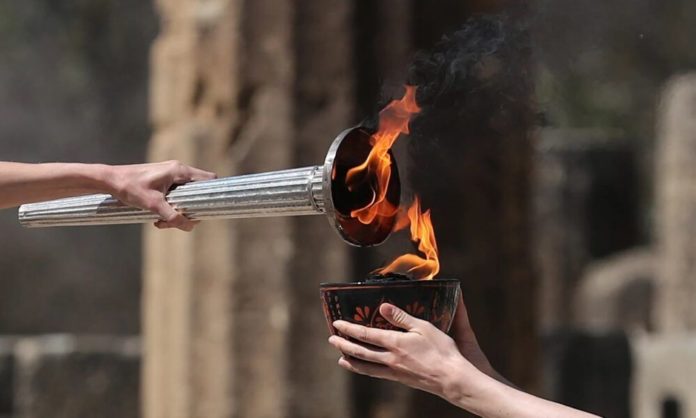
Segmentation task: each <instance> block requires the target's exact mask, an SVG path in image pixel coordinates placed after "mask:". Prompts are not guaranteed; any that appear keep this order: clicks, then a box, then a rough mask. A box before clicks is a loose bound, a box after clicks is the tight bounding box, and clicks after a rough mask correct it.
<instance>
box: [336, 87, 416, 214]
mask: <svg viewBox="0 0 696 418" xmlns="http://www.w3.org/2000/svg"><path fill="white" fill-rule="evenodd" d="M419 111H420V108H419V107H418V104H416V87H415V86H406V93H404V96H403V97H402V98H401V99H399V100H393V101H392V102H391V103H389V104H388V105H387V106H386V107H385V108H384V109H382V111H381V112H379V129H378V130H377V132H376V133H375V134H373V135H372V137H371V138H370V145H372V150H371V151H370V154H369V155H368V156H367V159H366V160H365V162H363V163H362V164H360V165H359V166H356V167H353V168H351V169H350V170H349V171H348V173H347V175H346V183H347V184H348V189H349V190H351V191H352V190H355V189H356V188H357V187H358V186H359V185H361V184H363V183H364V182H365V181H366V180H369V181H370V182H371V183H372V184H370V187H371V189H372V199H371V201H370V203H368V204H367V205H365V206H364V207H362V208H359V209H355V210H352V211H351V213H350V216H351V217H353V218H357V219H358V220H359V221H360V222H361V223H363V224H366V225H369V224H371V223H372V222H373V221H374V220H375V218H377V217H378V216H387V217H391V216H393V215H395V214H396V213H397V211H398V207H396V206H395V205H393V204H392V203H390V202H389V201H388V200H387V188H388V185H389V180H390V178H391V164H392V160H391V155H389V149H391V147H392V146H393V145H394V142H396V140H397V139H398V138H399V135H401V134H402V133H403V134H407V133H409V129H408V123H409V121H410V120H411V116H413V115H414V114H416V113H418V112H419Z"/></svg>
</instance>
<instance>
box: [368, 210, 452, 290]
mask: <svg viewBox="0 0 696 418" xmlns="http://www.w3.org/2000/svg"><path fill="white" fill-rule="evenodd" d="M406 220H408V222H407V221H406ZM409 222H410V224H411V241H413V242H414V243H415V244H417V245H418V251H420V252H421V253H423V255H425V258H423V257H421V256H419V255H417V254H404V255H402V256H400V257H398V258H396V259H395V260H394V261H392V262H391V263H390V264H389V265H387V266H386V267H383V268H381V269H378V270H377V273H381V274H386V273H391V272H394V273H409V274H411V275H413V276H415V278H416V279H419V280H430V279H432V278H433V277H435V275H436V274H437V273H438V272H439V271H440V261H439V259H438V252H437V242H436V241H435V229H434V228H433V223H432V221H431V219H430V209H428V210H426V211H425V212H422V211H421V204H420V199H418V196H416V198H415V199H414V201H413V204H412V205H411V207H410V208H409V209H408V218H406V217H405V216H402V218H401V219H399V220H398V221H397V227H406V225H408V223H409Z"/></svg>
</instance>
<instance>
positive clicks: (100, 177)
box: [78, 164, 118, 194]
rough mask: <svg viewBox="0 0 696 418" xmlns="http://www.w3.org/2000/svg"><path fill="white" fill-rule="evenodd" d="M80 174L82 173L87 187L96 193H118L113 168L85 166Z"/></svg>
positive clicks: (99, 165) (100, 165) (98, 165)
mask: <svg viewBox="0 0 696 418" xmlns="http://www.w3.org/2000/svg"><path fill="white" fill-rule="evenodd" d="M78 172H80V173H81V175H82V180H83V181H84V183H85V185H86V187H87V188H89V189H91V190H93V191H94V192H98V193H109V194H115V193H116V192H117V189H118V188H117V186H116V182H115V176H114V169H113V167H112V166H109V165H106V164H84V165H83V169H82V170H79V171H78Z"/></svg>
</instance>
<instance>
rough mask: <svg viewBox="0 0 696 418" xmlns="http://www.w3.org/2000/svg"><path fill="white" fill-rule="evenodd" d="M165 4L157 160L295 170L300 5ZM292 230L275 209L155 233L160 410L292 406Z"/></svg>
mask: <svg viewBox="0 0 696 418" xmlns="http://www.w3.org/2000/svg"><path fill="white" fill-rule="evenodd" d="M157 6H158V10H159V13H160V17H161V34H160V36H159V37H158V39H157V41H156V43H155V45H154V48H153V52H152V91H151V97H152V99H151V100H152V101H151V113H152V123H153V127H154V133H153V138H152V142H151V145H150V159H151V160H153V161H155V160H166V159H172V158H176V159H179V160H182V161H183V162H185V163H188V164H193V165H197V166H201V167H203V168H206V169H210V170H215V171H216V172H217V173H218V174H219V175H231V174H239V173H242V172H258V171H267V170H276V169H282V168H289V167H291V166H292V153H291V144H292V143H291V138H292V135H291V128H292V124H291V117H290V107H291V106H290V100H291V83H292V78H293V75H292V74H293V73H292V72H293V61H292V58H293V57H292V54H291V49H290V47H291V39H292V37H291V33H290V29H291V23H292V20H291V14H290V6H289V3H288V2H277V1H273V2H271V1H266V0H262V1H253V2H252V1H248V2H242V1H237V0H209V1H194V0H160V1H158V2H157ZM289 227H290V221H289V220H287V219H268V220H262V221H252V220H248V221H247V220H245V221H223V222H205V223H203V224H201V225H200V226H199V227H198V228H197V230H196V231H195V232H193V233H191V234H185V233H181V232H178V231H158V230H154V229H151V228H147V229H146V232H145V237H144V239H145V265H144V278H145V286H144V304H143V314H144V327H143V329H144V334H145V365H144V375H143V377H144V385H143V390H144V393H143V395H144V407H143V411H144V415H145V416H146V417H148V418H160V417H162V418H164V417H166V418H176V417H198V416H200V417H228V416H240V417H252V416H256V417H269V418H272V417H280V416H285V415H284V414H285V410H286V405H287V393H286V389H287V385H286V384H285V382H286V380H285V375H286V363H287V348H286V347H287V338H286V331H285V329H286V324H287V321H288V302H287V300H288V299H287V290H286V289H287V285H288V284H289V283H291V280H290V277H288V276H289V274H288V273H289V270H288V262H289V259H290V257H291V256H292V248H293V245H292V242H291V240H290V229H289ZM270 394H272V395H270ZM269 395H270V396H269Z"/></svg>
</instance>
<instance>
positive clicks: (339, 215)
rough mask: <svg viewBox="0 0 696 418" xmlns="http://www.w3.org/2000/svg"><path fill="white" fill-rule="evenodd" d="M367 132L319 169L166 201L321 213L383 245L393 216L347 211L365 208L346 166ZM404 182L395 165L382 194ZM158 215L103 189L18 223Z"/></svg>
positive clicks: (198, 210)
mask: <svg viewBox="0 0 696 418" xmlns="http://www.w3.org/2000/svg"><path fill="white" fill-rule="evenodd" d="M370 136H371V132H370V131H368V130H367V129H365V128H363V127H354V128H350V129H347V130H345V131H343V132H341V133H340V134H339V135H338V137H336V139H335V140H334V142H333V144H332V145H331V147H330V148H329V152H328V153H327V155H326V159H325V161H324V165H323V166H319V165H317V166H312V167H303V168H295V169H290V170H282V171H274V172H268V173H260V174H248V175H241V176H233V177H226V178H220V179H215V180H206V181H197V182H192V183H187V184H184V185H180V186H177V187H175V188H174V189H173V190H171V191H170V192H169V193H168V194H167V201H168V202H169V203H170V204H172V205H173V206H174V207H176V208H177V210H179V211H181V212H182V213H184V214H185V215H186V216H187V217H189V218H190V219H194V220H206V219H229V218H252V217H266V216H297V215H316V214H325V215H327V216H328V218H329V222H330V223H331V224H332V225H333V226H334V227H335V228H336V230H337V231H338V233H339V235H340V236H341V238H343V239H344V240H345V241H346V242H348V243H350V244H352V245H357V246H370V245H377V244H380V243H382V242H383V241H384V240H385V239H387V237H388V236H389V234H390V233H391V231H392V228H393V225H394V222H395V219H394V217H393V216H392V217H387V218H385V217H384V216H381V217H377V218H376V219H375V221H374V222H372V223H370V224H363V223H361V222H360V221H358V220H357V219H355V218H353V217H351V216H350V212H351V210H354V209H357V208H361V207H364V206H366V205H368V204H369V203H370V201H371V199H372V189H371V188H370V182H372V181H376V179H367V181H366V182H365V186H364V187H362V188H358V189H357V190H348V188H347V186H346V183H345V176H346V173H347V171H348V170H349V169H350V168H352V167H355V166H357V165H359V164H361V163H362V162H364V161H365V159H366V158H367V155H368V154H369V152H370V150H371V145H370ZM400 193H401V187H400V182H399V176H398V169H397V166H396V162H395V161H394V158H393V157H392V175H391V178H390V183H389V186H388V194H387V199H389V200H390V201H391V202H392V203H394V204H395V206H398V204H399V199H400ZM157 219H158V216H157V215H156V214H153V213H151V212H148V211H145V210H142V209H138V208H134V207H130V206H126V205H124V204H123V203H121V202H119V201H118V200H116V199H114V198H113V197H112V196H111V195H108V194H96V195H88V196H80V197H73V198H67V199H58V200H52V201H48V202H40V203H32V204H27V205H22V206H21V207H20V208H19V222H20V223H21V224H22V225H24V226H26V227H51V226H82V225H112V224H135V223H148V222H153V221H156V220H157Z"/></svg>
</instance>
